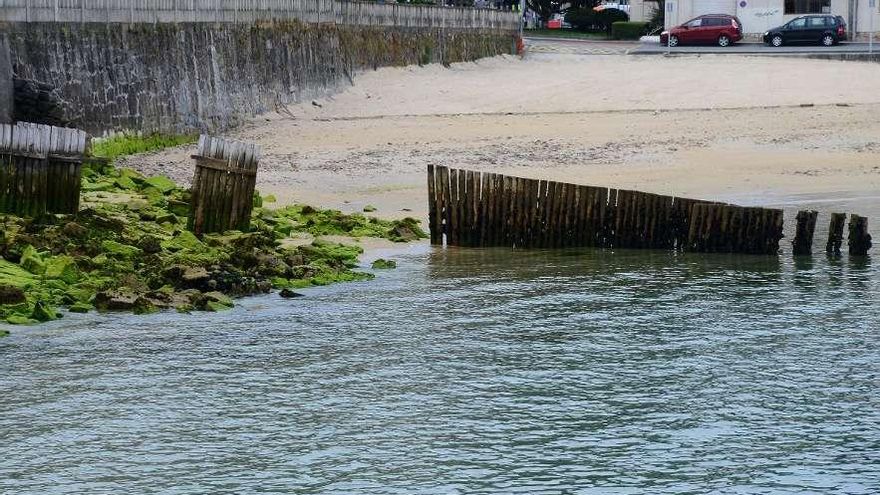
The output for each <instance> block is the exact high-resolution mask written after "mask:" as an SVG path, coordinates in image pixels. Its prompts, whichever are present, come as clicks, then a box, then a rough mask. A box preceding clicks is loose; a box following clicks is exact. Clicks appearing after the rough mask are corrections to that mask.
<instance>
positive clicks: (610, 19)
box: [596, 9, 629, 33]
mask: <svg viewBox="0 0 880 495" xmlns="http://www.w3.org/2000/svg"><path fill="white" fill-rule="evenodd" d="M627 21H629V14H627V13H626V12H624V11H622V10H618V9H604V10H600V11H599V12H596V24H597V25H598V26H599V28H600V29H602V30H603V31H606V32H608V33H610V32H611V26H612V25H613V24H614V23H615V22H627Z"/></svg>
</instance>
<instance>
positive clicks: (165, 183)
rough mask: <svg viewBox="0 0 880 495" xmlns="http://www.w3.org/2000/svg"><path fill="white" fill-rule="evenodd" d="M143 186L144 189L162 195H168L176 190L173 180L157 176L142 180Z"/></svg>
mask: <svg viewBox="0 0 880 495" xmlns="http://www.w3.org/2000/svg"><path fill="white" fill-rule="evenodd" d="M143 186H144V187H145V188H147V187H152V188H154V189H156V190H157V191H159V192H161V193H162V194H168V193H170V192H171V191H173V190H175V189H177V184H175V183H174V181H173V180H171V179H169V178H168V177H165V176H164V175H157V176H155V177H148V178H146V179H144V182H143Z"/></svg>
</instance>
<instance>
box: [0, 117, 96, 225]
mask: <svg viewBox="0 0 880 495" xmlns="http://www.w3.org/2000/svg"><path fill="white" fill-rule="evenodd" d="M85 147H86V133H85V132H84V131H80V130H77V129H67V128H63V127H52V126H48V125H40V124H30V123H26V122H20V123H18V124H16V125H9V124H0V211H3V212H4V213H14V214H17V215H21V216H29V217H35V216H38V215H42V214H44V213H76V211H77V210H78V209H79V191H80V177H81V175H80V174H81V167H82V160H83V152H84V151H85Z"/></svg>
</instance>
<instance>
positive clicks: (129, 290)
mask: <svg viewBox="0 0 880 495" xmlns="http://www.w3.org/2000/svg"><path fill="white" fill-rule="evenodd" d="M82 191H83V193H82V205H81V209H80V211H79V212H78V213H77V214H75V215H44V216H42V217H40V218H34V219H31V218H22V217H17V216H12V215H4V216H0V229H2V237H0V256H2V259H0V320H2V321H5V322H6V323H9V324H34V323H38V322H43V321H49V320H53V319H56V318H60V317H61V316H63V312H61V311H59V310H58V308H66V309H67V310H68V311H71V312H88V311H92V310H98V311H131V312H134V313H138V314H142V313H152V312H155V311H158V310H161V309H176V310H178V311H182V312H189V311H222V310H224V309H228V308H231V307H232V306H233V304H234V302H233V298H235V297H241V296H246V295H252V294H259V293H266V292H270V291H271V290H273V289H281V290H285V295H286V296H288V297H289V296H291V295H295V293H294V292H293V290H294V289H296V288H302V287H308V286H314V285H326V284H330V283H334V282H343V281H353V280H365V279H370V278H372V276H373V275H372V274H371V273H368V272H360V271H357V270H356V268H357V262H358V256H359V255H360V254H361V253H362V252H363V250H362V248H360V247H359V246H357V245H350V244H340V243H337V242H328V241H325V240H322V239H321V237H322V236H347V237H352V238H360V237H378V238H384V239H389V240H393V241H398V242H406V241H413V240H417V239H420V238H424V237H425V233H424V232H423V231H422V230H421V229H420V227H419V222H418V221H417V220H415V219H412V218H407V219H403V220H395V221H384V220H380V219H376V218H369V217H366V216H364V215H362V214H351V215H348V214H343V213H341V212H339V211H335V210H320V209H316V208H312V207H310V206H302V205H296V206H287V207H283V208H270V207H268V205H269V204H271V203H270V202H271V201H273V198H271V197H267V198H261V197H260V196H259V194H255V197H254V206H255V208H254V212H253V215H252V221H251V230H250V231H249V232H237V231H232V232H225V233H222V234H206V235H204V236H203V237H202V238H198V237H196V236H195V235H193V234H192V233H191V232H189V231H188V230H186V222H187V214H188V209H189V192H188V191H187V190H185V189H182V188H180V187H178V186H177V185H176V184H175V183H174V182H173V181H171V180H170V179H168V178H167V177H163V176H158V177H144V176H142V175H141V174H139V173H137V172H135V171H133V170H128V169H117V168H115V167H113V166H112V165H109V164H105V163H100V162H94V163H87V164H86V165H84V167H83V185H82ZM264 203H265V206H264ZM303 237H306V238H307V239H308V242H305V243H304V242H303V241H302V239H303ZM312 239H314V240H312ZM0 333H2V332H0Z"/></svg>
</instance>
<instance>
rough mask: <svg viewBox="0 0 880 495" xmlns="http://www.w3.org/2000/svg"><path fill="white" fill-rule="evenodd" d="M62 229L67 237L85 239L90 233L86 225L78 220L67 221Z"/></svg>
mask: <svg viewBox="0 0 880 495" xmlns="http://www.w3.org/2000/svg"><path fill="white" fill-rule="evenodd" d="M61 231H62V233H63V234H64V235H66V236H67V237H73V238H74V239H83V238H85V237H86V236H88V234H89V231H88V230H87V229H86V228H85V227H83V226H82V225H80V224H78V223H76V222H67V223H66V224H64V227H63V228H62V230H61Z"/></svg>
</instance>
